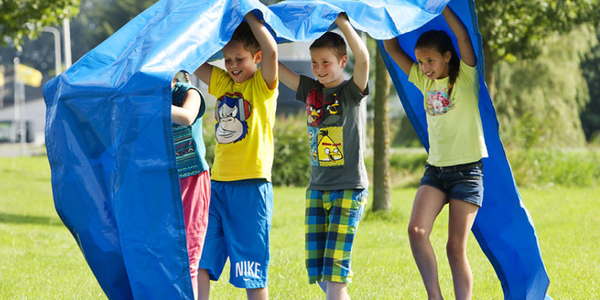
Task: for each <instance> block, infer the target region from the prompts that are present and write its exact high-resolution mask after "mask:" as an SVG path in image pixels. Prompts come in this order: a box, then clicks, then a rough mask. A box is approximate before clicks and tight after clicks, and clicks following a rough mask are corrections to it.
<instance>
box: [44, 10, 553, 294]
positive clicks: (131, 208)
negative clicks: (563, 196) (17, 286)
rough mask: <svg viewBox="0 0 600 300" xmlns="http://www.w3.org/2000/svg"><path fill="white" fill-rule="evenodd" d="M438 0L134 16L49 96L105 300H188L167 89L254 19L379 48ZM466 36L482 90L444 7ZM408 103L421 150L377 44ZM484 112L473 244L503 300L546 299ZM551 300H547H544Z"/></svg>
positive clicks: (469, 20) (64, 186)
mask: <svg viewBox="0 0 600 300" xmlns="http://www.w3.org/2000/svg"><path fill="white" fill-rule="evenodd" d="M448 2H449V1H448V0H439V1H425V0H414V1H392V0H388V1H385V0H379V1H377V0H370V1H366V0H365V1H327V2H321V1H285V2H282V3H279V4H276V5H272V6H270V7H266V6H264V5H263V4H261V3H260V2H259V1H255V0H226V1H223V0H207V1H195V0H180V1H176V0H172V1H168V0H163V1H159V2H157V3H156V4H155V5H153V6H152V7H150V8H149V9H147V10H146V11H144V12H143V13H141V14H140V15H138V16H137V17H136V18H134V19H133V20H132V21H130V22H129V23H127V24H126V25H125V26H124V27H123V28H121V29H120V30H119V31H118V32H116V33H115V34H114V35H112V36H111V37H110V38H108V39H107V40H106V41H105V42H103V43H102V44H100V45H99V46H98V47H96V48H94V49H93V50H92V51H90V52H89V53H87V54H86V55H85V56H84V57H82V58H81V59H80V60H79V61H77V62H76V63H75V64H74V65H73V66H72V67H71V68H69V69H68V70H67V71H66V72H64V73H62V74H61V75H60V76H58V77H56V78H54V79H53V80H51V81H50V82H49V83H47V84H46V86H45V87H44V99H45V101H46V106H47V115H46V146H47V150H48V159H49V162H50V166H51V170H52V189H53V195H54V201H55V207H56V211H57V212H58V214H59V216H60V217H61V219H62V221H63V222H64V224H65V225H66V227H67V228H68V229H69V230H70V232H71V233H72V234H73V237H74V238H75V240H76V241H77V243H78V245H79V247H80V248H81V251H82V253H83V254H84V256H85V259H86V261H87V263H88V264H89V266H90V268H91V270H92V272H93V273H94V276H95V277H96V279H97V280H98V283H99V284H100V286H101V287H102V289H103V291H104V292H105V293H106V295H107V297H108V298H109V299H192V298H193V297H192V286H191V280H190V275H189V269H188V268H189V263H188V257H187V249H186V240H185V228H184V223H183V213H182V211H183V209H182V205H181V198H180V188H179V179H178V176H177V169H176V161H175V155H174V151H173V136H172V131H171V118H170V106H171V95H170V82H171V79H172V77H173V75H174V74H175V73H176V72H178V71H180V70H185V71H188V72H190V73H191V72H193V70H195V69H196V68H197V67H198V66H199V65H201V64H202V63H203V62H206V61H208V60H210V59H214V58H216V57H218V56H219V51H220V49H221V48H222V47H223V46H224V45H225V44H226V43H227V41H229V39H230V38H231V35H232V33H233V31H234V30H235V28H236V27H237V25H238V24H239V23H240V22H242V21H243V16H244V15H245V14H246V13H247V12H250V11H255V13H256V14H257V15H259V16H260V18H262V19H264V20H265V23H266V25H267V26H268V27H269V28H270V29H271V30H272V32H273V34H274V36H275V37H276V40H277V41H278V42H279V43H281V42H293V41H310V40H312V39H315V38H317V37H318V36H320V35H321V34H322V33H324V32H326V31H327V30H331V29H333V28H334V27H335V25H334V23H333V22H334V20H335V18H336V16H337V14H338V13H339V12H342V11H343V12H346V13H347V14H348V17H349V19H350V22H351V23H352V25H353V26H354V27H355V28H357V29H358V30H360V31H363V32H366V33H367V34H369V35H370V36H372V37H373V38H375V39H378V40H382V39H387V38H392V37H394V36H398V35H400V39H399V40H400V44H401V46H402V47H403V48H404V49H406V50H407V52H408V53H409V54H412V53H411V52H412V51H411V49H413V47H414V44H415V42H416V38H417V37H418V36H419V35H420V34H421V33H422V32H423V31H425V30H428V29H431V28H446V29H447V31H448V32H450V31H449V29H448V27H447V25H446V24H445V22H444V20H443V18H442V17H441V16H440V14H441V12H442V10H443V8H444V6H445V5H446V4H448ZM449 5H450V6H451V7H452V9H453V10H454V11H455V12H456V13H457V15H458V16H459V17H460V18H461V19H462V21H463V22H464V23H465V24H466V26H467V28H468V30H469V33H470V35H471V39H472V41H473V43H474V47H475V49H476V52H477V57H478V68H479V71H480V81H481V82H482V83H483V82H484V80H483V70H484V67H483V66H484V61H483V51H482V46H481V36H480V34H479V31H478V27H477V16H476V14H475V10H474V2H473V0H453V1H452V2H451V3H450V4H449ZM379 49H380V50H381V51H382V53H383V56H384V60H385V63H386V66H387V67H388V70H389V73H390V75H391V77H392V80H393V82H394V85H395V86H396V89H397V91H398V94H399V96H400V99H401V101H402V104H403V106H404V108H405V110H406V112H407V114H408V116H409V118H410V120H411V122H412V124H413V125H414V127H415V130H416V131H417V133H418V135H419V137H420V138H421V141H422V142H423V145H425V147H426V148H427V147H428V143H427V130H426V128H427V127H426V121H425V112H424V109H423V104H422V95H421V93H420V92H419V91H418V90H417V89H416V88H415V87H414V86H413V85H412V84H411V83H408V82H407V78H406V75H405V74H404V73H403V72H402V71H401V70H400V69H399V68H398V66H397V65H395V63H394V62H393V61H391V60H390V58H389V56H388V55H387V53H386V52H385V49H384V48H383V47H382V44H381V42H379ZM480 110H481V117H482V121H483V126H484V132H485V139H486V143H487V146H488V151H489V154H490V157H489V158H486V159H484V176H485V184H484V205H483V207H482V208H481V209H480V210H479V213H478V216H477V219H476V220H475V225H474V227H473V233H474V235H475V237H476V238H477V241H478V242H479V244H480V246H481V249H482V250H483V252H484V253H485V254H486V255H487V257H488V258H489V260H490V262H491V264H492V265H493V267H494V269H495V271H496V273H497V275H498V278H499V280H500V282H501V284H502V288H503V291H504V294H505V299H544V298H545V297H547V296H546V291H547V288H548V284H549V279H548V275H547V273H546V270H545V267H544V264H543V261H542V258H541V253H540V249H539V244H538V240H537V236H536V232H535V228H534V226H533V222H532V220H531V218H530V216H529V214H528V212H527V210H526V209H525V206H524V205H523V202H522V201H521V197H520V195H519V192H518V190H517V187H516V185H515V182H514V179H513V176H512V171H511V169H510V165H509V163H508V161H507V159H506V155H505V152H504V149H503V146H502V142H501V141H500V138H499V135H498V121H497V118H496V114H495V110H494V107H493V104H492V102H491V100H490V97H489V93H488V91H487V87H486V86H485V85H484V84H482V86H481V91H480ZM547 298H549V297H547Z"/></svg>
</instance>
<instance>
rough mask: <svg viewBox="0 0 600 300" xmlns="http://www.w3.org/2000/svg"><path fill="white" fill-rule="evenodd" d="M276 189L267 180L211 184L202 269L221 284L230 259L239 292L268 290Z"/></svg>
mask: <svg viewBox="0 0 600 300" xmlns="http://www.w3.org/2000/svg"><path fill="white" fill-rule="evenodd" d="M272 215H273V185H272V184H271V182H268V181H266V180H264V179H251V180H240V181H228V182H226V181H211V199H210V209H209V216H208V229H207V231H206V238H205V240H204V249H203V252H202V258H201V259H200V265H199V268H200V269H206V270H208V274H209V276H210V279H211V280H218V279H219V277H220V276H221V273H222V272H223V268H224V267H225V263H226V261H227V258H229V262H230V265H231V266H230V269H229V272H230V274H229V282H230V283H231V284H232V285H234V286H235V287H238V288H245V289H255V288H264V287H266V286H267V280H268V277H267V273H268V269H269V260H270V255H269V232H270V231H271V217H272Z"/></svg>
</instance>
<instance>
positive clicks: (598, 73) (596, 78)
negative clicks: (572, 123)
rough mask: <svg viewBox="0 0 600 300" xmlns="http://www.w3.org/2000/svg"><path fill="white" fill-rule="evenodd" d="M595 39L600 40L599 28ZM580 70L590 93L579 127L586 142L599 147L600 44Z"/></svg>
mask: <svg viewBox="0 0 600 300" xmlns="http://www.w3.org/2000/svg"><path fill="white" fill-rule="evenodd" d="M596 37H597V38H598V39H600V27H598V28H596ZM581 69H582V71H583V76H584V77H585V78H586V81H587V85H588V88H589V89H588V90H589V93H590V102H589V103H588V104H587V106H586V107H585V109H584V110H583V111H582V113H581V126H582V127H583V132H584V133H585V137H586V139H587V140H588V142H592V143H594V144H596V145H600V44H598V45H596V46H595V47H594V48H593V49H592V51H590V52H589V53H588V54H587V55H586V57H585V59H584V60H583V61H582V62H581Z"/></svg>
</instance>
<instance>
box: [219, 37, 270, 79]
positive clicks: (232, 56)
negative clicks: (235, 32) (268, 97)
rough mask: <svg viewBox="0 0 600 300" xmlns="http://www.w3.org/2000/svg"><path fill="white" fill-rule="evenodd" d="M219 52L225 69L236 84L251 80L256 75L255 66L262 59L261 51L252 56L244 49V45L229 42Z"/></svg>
mask: <svg viewBox="0 0 600 300" xmlns="http://www.w3.org/2000/svg"><path fill="white" fill-rule="evenodd" d="M221 52H222V53H223V59H224V60H225V69H226V70H227V73H229V76H230V77H231V79H233V81H234V82H236V83H242V82H244V81H246V80H248V79H250V78H252V77H253V76H254V73H256V70H257V64H258V63H259V62H260V60H261V58H262V52H261V51H258V52H256V55H252V53H250V51H248V50H246V49H244V44H243V43H241V42H238V41H230V42H229V43H227V45H225V47H223V49H222V50H221Z"/></svg>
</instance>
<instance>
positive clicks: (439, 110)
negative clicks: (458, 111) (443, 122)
mask: <svg viewBox="0 0 600 300" xmlns="http://www.w3.org/2000/svg"><path fill="white" fill-rule="evenodd" d="M426 101H427V103H426V104H425V110H426V111H427V113H428V114H429V115H431V116H439V115H443V114H445V113H447V112H449V111H450V110H452V109H453V108H454V102H452V100H451V99H448V89H447V88H443V89H442V90H428V91H427V100H426Z"/></svg>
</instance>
